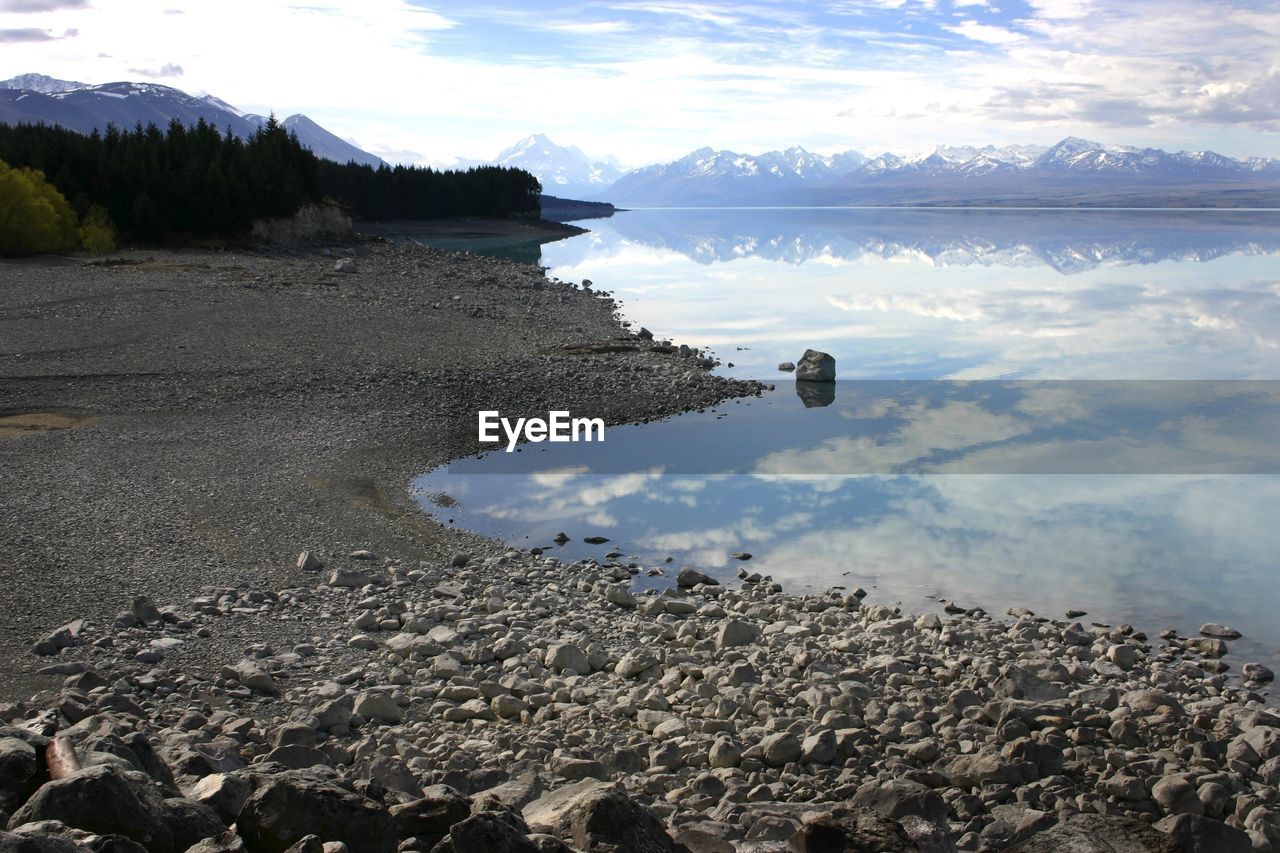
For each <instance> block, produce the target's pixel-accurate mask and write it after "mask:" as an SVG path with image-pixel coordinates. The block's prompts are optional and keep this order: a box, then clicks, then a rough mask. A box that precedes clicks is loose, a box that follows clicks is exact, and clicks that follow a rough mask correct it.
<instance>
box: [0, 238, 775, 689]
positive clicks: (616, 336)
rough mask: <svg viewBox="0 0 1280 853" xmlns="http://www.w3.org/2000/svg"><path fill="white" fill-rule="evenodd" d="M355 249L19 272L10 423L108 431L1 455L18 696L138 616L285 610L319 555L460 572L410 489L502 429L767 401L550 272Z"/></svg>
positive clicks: (3, 280)
mask: <svg viewBox="0 0 1280 853" xmlns="http://www.w3.org/2000/svg"><path fill="white" fill-rule="evenodd" d="M351 251H354V253H355V255H356V257H355V258H354V264H355V269H356V271H355V272H354V273H341V272H337V271H336V270H335V267H336V266H337V265H338V264H340V263H342V262H343V261H344V260H345V258H340V257H333V256H331V255H333V254H336V253H337V251H336V250H335V251H333V252H330V256H327V255H325V254H324V253H323V250H321V249H315V250H313V251H308V252H298V253H280V254H253V253H233V252H207V253H206V252H179V253H163V252H138V253H124V254H122V255H120V256H118V257H116V258H112V259H110V260H107V261H100V262H86V261H80V260H49V259H36V260H26V261H4V262H0V341H2V342H3V343H0V417H4V416H6V415H9V416H12V415H14V414H19V413H30V412H42V413H55V414H64V415H66V414H69V415H73V416H75V417H77V418H81V419H84V420H87V423H85V425H83V426H81V427H79V428H76V429H61V430H45V431H38V430H29V431H20V430H13V429H11V430H7V432H8V433H9V434H10V435H11V436H14V437H8V438H5V437H0V442H3V443H2V444H0V454H3V458H4V465H3V466H0V517H3V518H4V519H5V521H4V523H3V524H2V525H0V546H2V548H3V553H4V565H5V581H6V582H5V584H4V585H3V587H2V588H0V607H2V608H3V609H4V611H5V612H6V613H7V614H8V618H7V619H5V620H4V622H3V624H0V660H3V664H0V666H3V669H4V676H5V677H4V679H3V680H2V681H0V692H2V693H3V695H4V698H11V699H12V698H19V697H21V696H23V695H26V694H27V693H29V692H30V691H31V689H32V688H34V687H38V686H41V682H40V681H39V680H33V679H32V678H31V677H30V675H31V673H32V671H33V670H34V669H35V668H36V667H37V665H38V663H39V662H38V660H37V659H35V658H33V657H32V656H31V655H30V654H29V650H30V648H31V644H32V642H34V641H35V640H36V639H38V637H39V636H40V635H41V634H42V633H45V632H47V631H48V630H49V629H50V628H52V627H56V626H58V625H60V624H62V623H64V622H66V621H68V620H70V619H75V618H81V617H88V618H97V619H102V618H108V617H111V616H114V614H115V612H116V611H117V610H118V609H119V608H120V607H121V605H122V604H127V602H128V601H129V599H130V598H131V596H133V595H135V594H147V595H151V596H154V597H157V598H170V597H181V596H188V595H192V594H195V593H196V592H198V591H199V590H200V588H201V587H202V586H205V585H209V584H217V585H228V584H231V585H235V584H252V585H255V586H262V587H264V588H271V587H278V586H281V585H284V584H287V583H289V582H290V581H291V580H296V579H297V575H296V569H295V567H294V562H295V558H296V556H297V553H298V551H300V550H302V549H304V548H308V547H324V548H336V549H342V548H345V549H346V550H352V549H355V548H374V549H382V550H393V551H395V552H397V553H402V554H404V555H406V556H408V555H413V556H421V557H424V558H425V557H430V556H432V555H434V554H442V553H446V552H448V553H452V551H453V550H455V549H456V547H457V546H458V545H459V544H460V543H462V542H465V541H466V540H467V538H468V537H467V536H466V535H465V534H462V533H457V532H454V531H450V530H447V529H445V528H443V527H441V526H439V525H437V524H436V523H435V522H433V521H431V520H430V519H428V518H427V517H426V516H425V515H424V514H423V513H421V511H420V510H419V509H418V507H417V506H416V504H415V503H414V502H413V500H412V498H411V497H410V495H409V488H408V486H409V481H410V479H411V478H412V477H413V476H414V475H416V474H419V473H421V472H423V471H425V470H428V469H430V468H432V467H434V466H436V465H439V464H443V463H444V462H447V461H448V460H449V459H452V458H456V457H458V456H462V455H466V454H468V453H473V452H476V451H477V450H480V449H482V446H481V445H480V444H478V442H477V435H476V432H477V430H476V413H477V411H478V410H480V409H495V410H498V411H500V412H502V413H503V415H504V416H509V417H518V416H541V417H546V413H547V412H548V411H549V410H551V409H567V410H569V411H571V412H573V413H574V414H575V415H589V416H591V417H601V418H604V419H605V421H606V422H607V423H609V424H618V423H623V422H637V421H644V420H649V419H652V418H658V417H663V416H667V415H671V414H674V413H677V412H680V411H684V410H686V409H690V408H697V407H700V406H704V405H708V404H711V403H714V402H716V401H718V400H719V399H722V398H724V397H725V396H732V395H739V394H744V393H752V392H754V386H753V385H751V384H749V383H738V382H729V381H726V380H724V379H720V378H718V377H714V376H711V375H710V374H709V372H708V371H707V370H705V369H704V368H702V367H699V366H697V365H696V364H695V363H694V360H693V359H690V358H680V357H679V356H678V355H675V354H669V353H661V352H656V351H654V349H653V345H652V343H651V342H648V341H646V340H644V339H641V338H639V337H637V336H636V335H633V334H630V333H629V332H627V331H626V330H625V329H623V328H621V327H620V326H619V325H618V323H617V321H616V319H615V317H614V315H613V303H612V302H611V301H610V300H609V299H608V298H607V297H601V296H599V295H596V294H594V293H593V292H591V291H588V290H583V289H581V288H573V287H570V286H568V285H566V284H552V283H550V282H548V281H547V280H546V279H545V278H544V277H543V275H542V273H541V272H540V271H539V270H538V269H537V268H536V267H532V266H528V265H521V264H516V263H510V262H504V261H499V260H492V259H487V258H482V257H478V256H474V255H465V254H458V253H447V252H437V251H433V250H430V249H425V248H422V247H420V246H417V245H414V244H394V245H393V244H389V243H383V242H367V243H362V244H360V245H358V246H357V247H356V248H355V249H354V250H351ZM0 426H2V424H0ZM248 630H250V632H251V635H252V636H253V637H254V638H259V639H261V638H274V637H277V636H278V635H279V633H280V632H281V631H282V630H283V629H281V628H280V627H279V626H272V625H266V626H261V630H262V632H263V633H262V634H261V635H258V634H252V631H253V630H255V629H253V628H250V629H248ZM235 644H236V645H237V646H238V645H240V644H241V643H240V641H238V640H237V641H235Z"/></svg>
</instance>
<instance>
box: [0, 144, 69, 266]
mask: <svg viewBox="0 0 1280 853" xmlns="http://www.w3.org/2000/svg"><path fill="white" fill-rule="evenodd" d="M78 238H79V234H78V233H77V228H76V214H75V211H73V210H72V209H71V205H70V204H68V203H67V200H66V199H65V198H63V196H62V193H60V192H58V191H57V190H56V189H54V187H53V185H52V184H50V183H49V182H48V181H46V180H45V179H44V173H43V172H40V171H38V170H36V169H14V168H12V167H11V166H9V165H8V164H7V163H5V162H4V161H0V255H36V254H42V253H49V252H69V251H72V250H74V249H76V248H77V247H78V246H79V245H80V240H79V239H78Z"/></svg>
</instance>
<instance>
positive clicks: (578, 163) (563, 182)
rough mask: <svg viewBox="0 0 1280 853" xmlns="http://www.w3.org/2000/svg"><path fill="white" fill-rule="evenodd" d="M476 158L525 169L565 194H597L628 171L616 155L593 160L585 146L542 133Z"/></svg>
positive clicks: (548, 188) (546, 188)
mask: <svg viewBox="0 0 1280 853" xmlns="http://www.w3.org/2000/svg"><path fill="white" fill-rule="evenodd" d="M476 162H477V163H478V162H492V163H494V164H495V165H498V166H510V167H513V168H517V169H524V170H525V171H526V172H529V173H530V174H532V175H533V176H534V177H536V178H537V179H538V180H539V181H541V182H542V189H543V191H544V192H546V193H547V194H549V195H555V196H560V197H562V198H581V197H583V196H586V195H596V194H598V193H599V192H600V191H601V190H603V189H605V188H606V187H608V186H610V185H612V184H613V182H614V181H616V180H618V178H620V177H622V175H623V174H625V173H626V171H627V170H626V169H625V168H623V166H622V164H620V163H619V162H618V161H617V160H616V159H615V158H613V157H609V158H606V159H604V160H593V159H592V158H590V157H588V156H587V155H586V154H585V153H583V151H582V149H580V148H578V147H576V146H564V145H557V144H556V143H554V142H552V141H551V140H550V139H548V138H547V137H546V136H545V135H543V134H541V133H535V134H533V135H532V136H527V137H525V138H524V139H522V140H520V141H519V142H517V143H516V144H515V145H512V146H511V147H510V148H507V149H505V150H503V151H502V152H501V153H500V154H498V156H497V157H496V158H495V159H494V160H492V161H476Z"/></svg>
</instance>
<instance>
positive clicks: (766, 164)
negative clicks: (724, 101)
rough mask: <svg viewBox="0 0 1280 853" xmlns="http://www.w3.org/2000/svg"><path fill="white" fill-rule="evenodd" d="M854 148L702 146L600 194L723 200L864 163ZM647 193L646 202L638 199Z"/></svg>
mask: <svg viewBox="0 0 1280 853" xmlns="http://www.w3.org/2000/svg"><path fill="white" fill-rule="evenodd" d="M865 162H866V158H865V157H863V156H862V155H861V154H859V153H858V152H856V151H846V152H843V153H841V154H835V155H832V156H822V155H819V154H814V153H812V152H809V151H806V150H805V149H803V148H799V147H793V148H788V149H787V150H785V151H769V152H766V153H764V154H759V155H747V154H738V153H737V152H734V151H717V150H715V149H713V148H699V149H698V150H697V151H694V152H692V153H691V154H687V155H686V156H684V157H681V158H680V159H679V160H676V161H674V162H672V163H665V164H660V165H654V166H646V167H644V168H642V169H636V170H634V171H632V172H629V173H627V174H626V175H624V176H623V177H622V178H620V179H619V180H618V182H617V183H615V184H614V185H613V186H611V187H609V189H608V190H607V192H605V193H604V195H603V196H602V197H605V198H607V199H608V200H609V201H614V200H615V199H617V200H621V199H628V201H626V202H623V203H624V204H626V203H645V204H675V205H696V204H724V203H734V202H739V201H742V200H744V199H746V198H750V197H753V196H760V195H763V194H767V193H773V192H778V191H782V190H787V189H793V188H799V187H805V186H817V185H822V184H825V183H828V182H831V181H835V180H838V179H840V178H842V177H844V176H846V175H848V174H851V173H854V172H856V170H858V169H860V168H865V165H864V164H865ZM641 199H643V202H639V201H638V200H641Z"/></svg>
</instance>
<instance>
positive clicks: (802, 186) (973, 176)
mask: <svg viewBox="0 0 1280 853" xmlns="http://www.w3.org/2000/svg"><path fill="white" fill-rule="evenodd" d="M1257 190H1263V191H1266V192H1270V193H1272V194H1275V193H1277V192H1280V161H1276V160H1265V159H1260V158H1251V159H1250V160H1247V161H1241V160H1236V159H1233V158H1231V157H1227V156H1225V155H1222V154H1218V153H1215V152H1212V151H1196V152H1185V151H1180V152H1178V153H1176V154H1170V153H1168V152H1166V151H1162V150H1160V149H1157V148H1133V147H1128V146H1109V145H1101V144H1099V143H1096V142H1090V141H1089V140H1086V139H1080V138H1077V137H1068V138H1066V139H1063V140H1062V141H1061V142H1059V143H1057V144H1056V145H1052V146H1047V147H1046V146H1038V145H1006V146H1004V147H996V146H992V145H988V146H985V147H975V146H951V145H940V146H938V147H937V148H936V149H935V150H934V151H932V152H931V153H929V154H925V155H922V156H914V157H902V156H899V155H897V154H893V153H891V152H885V153H883V154H881V155H879V156H876V157H871V158H867V157H864V156H863V155H862V154H859V153H858V152H856V151H848V152H844V153H842V154H837V155H834V156H828V157H824V156H821V155H816V154H812V153H810V152H807V151H805V150H804V149H803V148H789V149H787V150H786V151H769V152H766V153H764V154H759V155H746V154H739V153H736V152H733V151H717V150H714V149H711V148H700V149H698V150H697V151H694V152H692V153H690V154H688V155H686V156H684V157H682V158H680V159H679V160H675V161H673V162H670V163H665V164H659V165H653V166H646V167H644V168H641V169H636V170H635V171H632V172H630V173H628V174H626V175H624V176H623V177H622V178H620V179H619V180H618V181H617V183H615V184H614V185H613V186H611V187H609V188H608V189H607V190H605V191H604V192H601V193H597V194H596V195H595V197H596V198H601V199H606V200H608V201H611V202H613V203H615V204H621V205H626V206H636V207H642V206H646V205H649V206H700V205H741V204H764V205H770V204H783V205H785V204H801V205H803V204H818V205H821V204H928V203H938V204H955V203H970V202H973V201H982V202H983V203H988V202H1001V203H1008V202H1011V201H1025V202H1027V203H1035V202H1038V201H1049V200H1053V201H1058V202H1062V203H1070V204H1080V203H1084V204H1088V203H1094V202H1095V201H1096V200H1097V199H1100V198H1109V197H1113V196H1114V197H1116V198H1117V199H1121V197H1123V198H1128V199H1134V200H1138V199H1142V198H1147V199H1149V200H1157V199H1159V198H1166V199H1171V198H1175V197H1176V198H1177V199H1178V201H1179V203H1185V202H1186V201H1187V199H1193V200H1194V199H1195V198H1202V197H1204V196H1205V195H1206V194H1211V193H1217V192H1229V193H1239V192H1241V191H1244V192H1255V191H1257Z"/></svg>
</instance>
